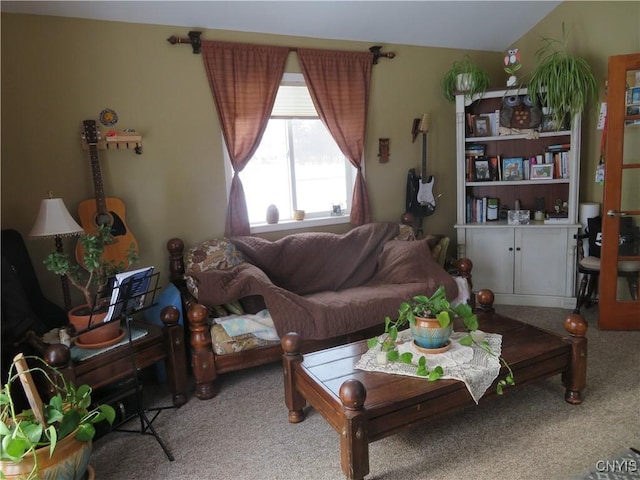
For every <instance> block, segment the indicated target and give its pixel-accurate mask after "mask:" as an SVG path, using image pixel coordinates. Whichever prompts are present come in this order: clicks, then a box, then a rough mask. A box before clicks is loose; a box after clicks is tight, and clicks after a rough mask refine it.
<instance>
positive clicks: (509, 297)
mask: <svg viewBox="0 0 640 480" xmlns="http://www.w3.org/2000/svg"><path fill="white" fill-rule="evenodd" d="M524 94H526V89H525V90H522V89H520V90H517V91H515V90H511V91H509V90H498V91H489V92H486V93H485V94H484V96H483V97H482V98H481V99H479V100H478V99H477V98H476V99H475V101H473V102H472V103H470V104H467V105H465V100H464V96H458V97H457V99H456V100H457V101H456V132H457V135H456V136H457V155H456V160H457V192H456V193H457V222H456V225H455V227H456V231H457V246H458V252H457V253H458V256H459V257H462V256H464V257H468V258H470V259H471V261H472V262H473V270H472V273H473V285H474V287H475V288H476V289H482V288H489V289H491V290H492V291H493V292H494V294H495V295H496V304H511V305H538V306H554V307H564V308H573V307H574V306H575V283H576V282H575V261H576V257H575V255H576V248H575V246H576V241H575V240H574V238H573V236H574V234H576V233H577V232H578V230H579V228H580V225H579V224H578V219H577V215H578V186H579V180H580V166H579V159H580V116H578V115H577V116H575V117H574V118H573V120H572V124H571V129H569V130H561V131H543V132H538V131H536V132H535V133H534V134H531V132H530V131H529V132H526V131H525V132H515V133H505V132H504V130H503V131H499V129H498V125H497V120H495V117H496V116H498V117H499V110H500V108H501V105H502V100H503V99H504V98H505V97H507V96H509V95H524ZM467 103H468V102H467ZM491 114H493V115H491ZM485 116H486V117H487V119H488V120H489V122H488V123H489V129H490V131H491V132H490V133H491V136H483V137H479V136H473V135H472V134H471V133H470V126H472V125H474V123H475V122H474V121H472V120H470V118H474V117H475V118H478V117H485ZM494 122H495V123H494ZM500 133H502V134H500ZM532 137H533V138H532ZM472 145H473V146H474V147H472ZM478 145H479V146H481V147H482V150H483V153H484V155H483V156H482V157H470V155H471V154H470V151H472V150H474V148H476V147H477V146H478ZM552 145H564V146H569V147H568V151H567V152H566V154H565V159H564V161H565V163H566V165H565V175H556V169H555V167H554V173H553V178H542V179H530V175H527V177H528V178H526V179H525V178H523V179H518V180H508V179H507V175H506V174H504V172H501V173H500V174H497V173H495V171H494V172H492V173H491V175H490V177H491V179H490V180H489V179H487V178H485V177H484V173H483V174H482V175H474V172H473V166H474V165H476V160H478V161H479V163H478V164H477V165H480V166H482V165H483V160H487V161H488V163H489V168H490V169H492V167H491V164H492V163H493V165H495V164H496V160H493V162H492V160H491V159H492V157H493V158H495V159H497V162H499V163H500V164H501V165H500V166H502V164H503V159H504V158H521V159H523V160H530V159H532V157H533V158H535V157H538V159H539V158H540V156H542V157H544V156H545V154H547V152H548V151H549V150H551V148H552V147H551V146H552ZM532 161H533V160H532ZM470 167H471V171H470ZM492 170H493V169H492ZM487 198H492V199H497V200H498V202H499V205H500V207H501V209H504V210H505V212H504V214H506V210H507V209H514V207H515V205H516V203H517V204H520V208H521V209H523V210H530V212H531V220H530V222H529V224H527V225H509V224H508V222H507V220H506V219H504V218H500V219H499V220H497V221H487V219H486V218H484V217H485V216H486V215H475V214H473V213H472V212H471V211H470V207H469V204H470V201H471V202H472V203H473V202H477V201H478V199H479V200H482V199H487ZM558 202H559V203H560V204H565V205H566V206H567V209H566V210H567V219H566V221H565V222H564V223H554V224H549V223H545V222H544V221H542V220H540V221H535V220H534V212H535V210H536V207H541V206H542V210H543V211H545V212H547V213H555V210H554V207H555V205H556V204H557V203H558ZM485 213H486V210H485Z"/></svg>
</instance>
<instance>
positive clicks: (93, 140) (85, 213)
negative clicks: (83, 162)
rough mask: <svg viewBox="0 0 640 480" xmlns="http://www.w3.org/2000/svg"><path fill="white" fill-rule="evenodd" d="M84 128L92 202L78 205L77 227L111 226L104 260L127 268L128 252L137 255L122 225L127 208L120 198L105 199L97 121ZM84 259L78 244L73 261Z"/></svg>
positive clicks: (135, 244) (89, 230) (87, 122)
mask: <svg viewBox="0 0 640 480" xmlns="http://www.w3.org/2000/svg"><path fill="white" fill-rule="evenodd" d="M83 125H84V132H83V135H82V137H83V138H84V140H85V141H86V142H87V145H88V146H89V156H90V158H91V172H92V176H93V187H94V190H95V199H91V200H85V201H83V202H81V203H80V205H78V216H79V217H80V224H81V226H82V228H83V229H84V231H85V232H87V233H93V232H95V230H96V229H97V228H98V227H100V226H103V225H110V226H111V235H112V236H113V241H112V242H111V243H109V244H107V245H105V246H104V259H105V260H112V261H113V262H115V264H116V265H117V264H120V263H123V264H124V265H125V268H126V267H128V266H129V263H128V260H127V253H128V252H129V251H130V250H133V251H135V252H136V253H138V241H137V240H136V239H135V237H134V236H133V234H132V233H131V230H129V227H128V226H127V224H126V222H125V212H126V208H125V206H124V202H123V201H122V200H120V199H119V198H105V196H104V187H103V185H102V173H101V172H100V162H99V161H98V146H97V145H98V141H99V139H100V138H99V137H100V133H99V131H98V129H97V128H96V122H95V121H94V120H85V121H84V122H83ZM83 257H84V248H83V247H82V245H81V243H80V242H78V245H77V246H76V260H77V261H78V263H80V264H82V258H83Z"/></svg>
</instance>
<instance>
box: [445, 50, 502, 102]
mask: <svg viewBox="0 0 640 480" xmlns="http://www.w3.org/2000/svg"><path fill="white" fill-rule="evenodd" d="M489 83H490V80H489V74H487V72H485V71H484V70H483V69H482V68H480V67H479V66H478V65H477V64H476V63H474V62H473V60H471V57H469V55H465V56H464V58H463V59H462V60H456V61H454V62H453V64H452V65H451V68H450V69H449V71H448V72H447V73H445V75H444V76H443V77H442V80H441V81H440V86H441V88H442V93H443V94H444V96H445V98H446V99H447V100H449V101H450V102H452V103H453V102H455V101H456V92H463V93H464V94H465V97H466V98H467V99H471V97H473V96H474V95H479V96H480V97H482V95H484V92H485V91H486V90H487V88H489Z"/></svg>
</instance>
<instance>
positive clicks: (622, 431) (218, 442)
mask: <svg viewBox="0 0 640 480" xmlns="http://www.w3.org/2000/svg"><path fill="white" fill-rule="evenodd" d="M497 310H498V312H499V313H502V314H505V315H508V316H512V317H514V318H518V319H521V320H524V321H527V322H530V323H532V324H535V325H538V326H541V327H543V328H546V329H548V330H552V331H556V332H559V333H563V332H564V328H563V320H564V318H565V317H566V316H567V315H568V314H569V313H570V311H568V310H562V309H557V308H541V307H515V306H498V307H497ZM584 314H585V317H586V318H587V320H588V322H589V332H588V333H587V337H588V339H589V358H588V371H587V388H586V390H585V391H584V394H585V401H584V403H583V404H581V405H578V406H572V405H569V404H567V403H566V402H565V401H564V388H563V387H562V385H561V383H560V376H559V375H558V376H557V377H554V378H551V379H548V380H546V381H542V382H539V383H536V384H533V385H528V386H523V387H520V388H518V389H517V390H511V391H509V392H508V394H505V395H504V396H503V397H493V398H492V399H489V400H488V401H487V402H481V404H480V405H479V406H477V407H470V408H468V409H466V410H464V411H462V412H460V413H458V414H455V415H451V416H449V417H445V418H441V419H438V420H436V421H434V422H431V423H428V424H426V425H422V426H419V427H416V428H414V429H412V430H409V431H405V432H402V433H399V434H397V435H394V436H392V437H388V438H385V439H382V440H380V441H378V442H375V443H372V444H371V445H370V447H369V456H370V474H369V475H368V476H367V479H368V480H374V479H375V480H397V479H400V480H432V479H433V480H436V479H438V480H460V479H465V478H474V479H481V480H484V479H487V480H502V479H504V480H512V479H520V480H528V479H530V480H555V479H578V478H585V476H586V475H588V474H589V471H594V469H597V466H598V465H599V464H598V462H599V461H603V460H607V459H611V458H614V457H615V456H616V455H617V454H619V453H620V452H621V451H623V450H625V449H626V448H628V447H635V448H639V447H640V420H639V418H640V415H639V414H640V411H639V405H640V348H639V347H638V345H639V344H640V332H602V331H598V330H597V328H596V326H595V315H596V312H595V309H591V310H585V311H584ZM516 381H517V378H516ZM146 394H147V399H148V400H149V401H150V403H151V404H154V405H156V406H158V405H167V404H169V402H170V396H169V395H168V394H167V393H166V392H164V391H160V392H159V393H158V394H155V395H149V390H148V391H147V392H146ZM151 396H153V397H154V398H152V399H151V398H149V397H151ZM133 425H134V427H135V424H133ZM154 426H155V427H156V429H157V431H158V433H159V434H160V436H161V437H162V439H163V440H164V441H165V442H166V444H167V445H168V447H169V448H170V450H171V451H172V453H173V455H174V456H175V461H174V462H169V461H168V460H167V458H166V456H165V455H164V453H163V451H162V449H161V448H160V446H159V445H158V443H157V442H156V440H155V439H154V438H153V437H152V436H148V435H139V434H128V433H118V432H113V433H110V434H108V435H106V436H105V437H102V438H100V439H99V440H98V441H96V442H95V445H94V451H93V454H92V457H91V464H92V465H93V467H94V469H95V472H96V479H97V480H124V479H129V478H142V479H145V480H153V479H165V478H171V479H174V480H198V479H203V480H204V479H212V480H244V479H256V480H258V479H259V480H289V479H291V480H333V479H336V480H339V479H342V478H344V476H343V474H342V471H341V469H340V448H339V441H338V440H339V439H338V434H337V433H336V432H335V431H333V429H331V427H329V425H328V424H327V423H326V422H325V421H324V420H323V419H322V418H321V416H320V415H319V414H317V413H316V412H314V411H310V412H309V415H308V417H307V419H306V420H305V421H304V422H302V423H300V424H296V425H294V424H290V423H289V422H288V421H287V409H286V407H285V404H284V399H283V382H282V372H281V367H280V365H279V364H273V365H267V366H264V367H257V368H254V369H250V370H245V371H242V372H234V373H231V374H227V375H225V376H224V383H223V385H222V389H221V391H220V393H219V395H218V396H217V397H216V398H214V399H212V400H207V401H201V400H198V399H196V398H191V400H190V401H189V403H187V404H186V405H185V406H183V407H182V408H180V409H177V410H167V411H164V412H163V413H162V414H161V415H160V416H159V417H158V418H157V419H156V421H155V422H154ZM587 478H600V477H587Z"/></svg>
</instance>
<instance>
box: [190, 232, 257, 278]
mask: <svg viewBox="0 0 640 480" xmlns="http://www.w3.org/2000/svg"><path fill="white" fill-rule="evenodd" d="M242 262H244V258H243V257H242V253H240V252H239V251H238V250H237V249H236V247H235V245H234V244H233V243H231V242H230V241H229V239H228V238H224V237H222V238H216V239H213V240H205V241H204V242H201V243H199V244H198V245H195V246H194V247H191V248H190V249H189V250H188V251H187V253H186V254H185V256H184V269H185V272H187V273H191V272H206V271H207V270H213V269H218V270H226V269H228V268H231V267H233V266H235V265H238V264H239V263H242Z"/></svg>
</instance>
